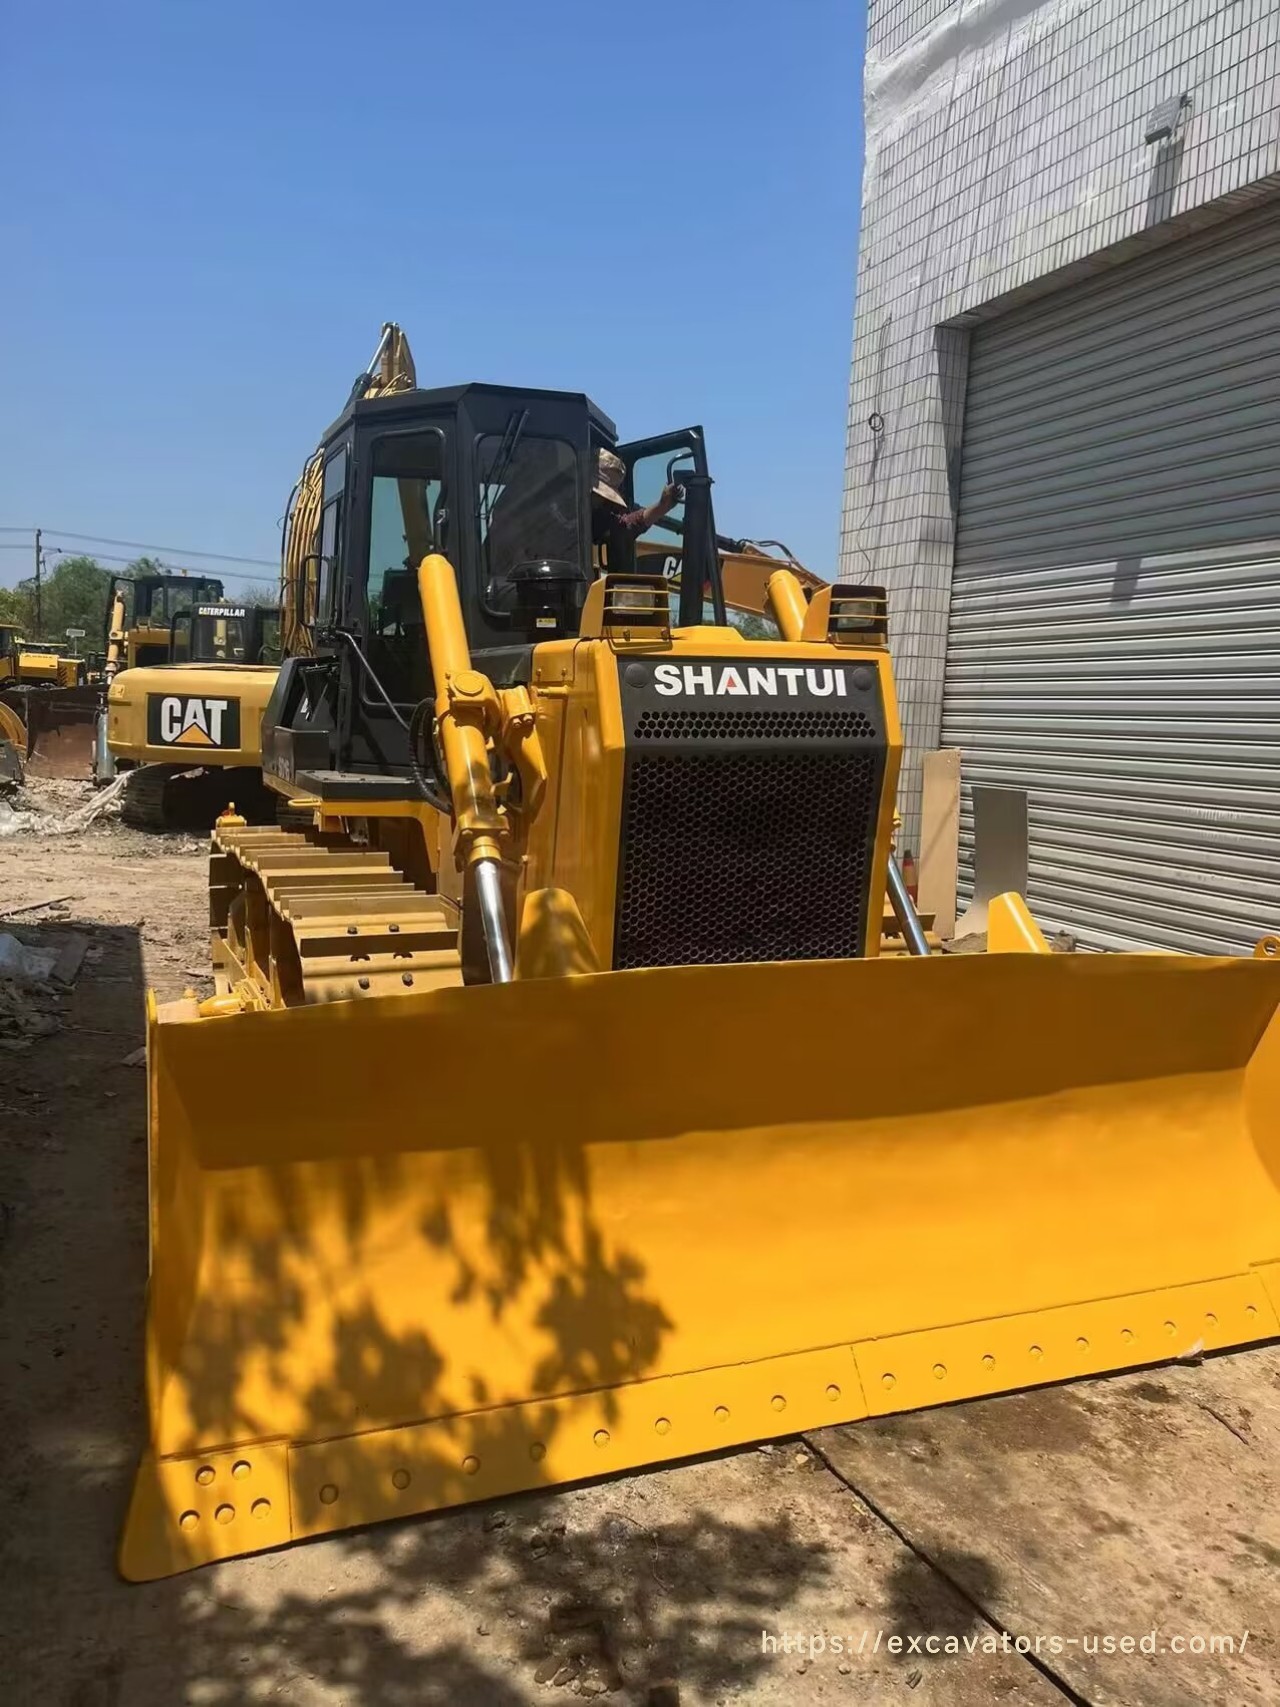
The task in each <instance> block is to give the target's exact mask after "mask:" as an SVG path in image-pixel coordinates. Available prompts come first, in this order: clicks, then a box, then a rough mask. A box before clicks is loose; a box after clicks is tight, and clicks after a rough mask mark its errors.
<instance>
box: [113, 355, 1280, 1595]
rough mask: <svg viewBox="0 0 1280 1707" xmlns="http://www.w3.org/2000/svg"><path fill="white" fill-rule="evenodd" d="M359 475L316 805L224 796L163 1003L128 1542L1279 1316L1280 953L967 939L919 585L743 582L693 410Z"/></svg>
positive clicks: (351, 1510)
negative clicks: (190, 938) (920, 672)
mask: <svg viewBox="0 0 1280 1707" xmlns="http://www.w3.org/2000/svg"><path fill="white" fill-rule="evenodd" d="M601 449H608V450H610V451H612V452H614V453H615V454H616V455H618V456H619V457H620V458H621V459H622V461H623V462H624V464H625V466H626V469H627V489H626V492H625V494H624V495H625V496H626V497H627V498H628V499H629V500H633V499H635V498H636V496H637V494H639V493H640V492H642V491H649V490H652V489H654V488H655V486H656V485H660V484H661V478H660V477H661V476H664V475H665V476H667V478H669V479H670V480H673V481H675V482H677V483H678V485H679V486H680V488H681V489H682V491H683V498H682V500H681V503H680V506H679V511H678V514H675V515H673V517H672V522H673V523H675V524H678V527H679V545H680V549H679V553H678V560H677V561H676V563H675V564H674V566H673V565H671V564H669V563H666V562H664V563H662V565H661V568H662V569H663V570H664V571H665V572H664V573H652V572H649V571H651V570H652V569H653V567H654V554H653V553H652V552H649V553H645V552H640V551H638V550H636V549H635V545H634V542H632V544H631V545H630V547H628V544H627V541H626V540H625V538H620V537H618V536H617V534H616V532H615V533H614V534H612V535H610V537H609V541H608V543H607V545H606V546H605V547H604V548H603V549H602V548H601V547H599V546H596V545H594V544H593V534H594V533H595V531H596V530H595V527H594V524H593V519H592V517H593V492H592V488H593V466H594V459H595V456H596V453H597V452H598V451H599V450H601ZM320 467H321V498H322V502H321V503H320V504H319V529H320V537H321V546H320V550H319V552H318V554H317V557H316V560H315V562H314V565H313V569H314V575H313V580H312V586H313V589H314V601H313V603H312V606H311V609H310V633H311V638H312V641H313V647H312V650H311V651H310V653H309V654H308V655H306V656H295V657H290V658H287V659H286V661H285V662H284V664H283V665H282V667H281V670H280V673H279V677H278V679H277V682H276V685H275V689H274V691H273V694H272V697H271V701H270V704H269V706H268V708H267V712H266V715H265V717H264V720H263V763H264V769H265V772H266V774H267V776H268V779H269V781H270V782H271V784H272V786H273V787H274V788H276V789H277V790H278V791H279V792H280V793H281V795H282V796H283V797H284V798H285V799H286V800H287V801H288V802H289V804H290V807H291V809H292V810H293V811H294V812H295V813H305V814H306V815H307V816H308V818H309V823H308V826H307V827H306V828H303V829H299V830H295V831H287V830H285V829H282V828H278V827H273V828H265V829H255V828H252V827H250V826H248V825H246V824H244V823H243V822H241V821H239V820H238V818H237V817H236V816H234V815H227V816H224V817H223V818H222V819H221V820H220V821H219V823H218V825H217V826H216V827H215V831H214V835H213V839H212V852H211V862H210V934H211V945H212V954H213V963H214V967H215V971H216V993H215V994H214V995H213V996H212V997H209V998H207V999H205V1000H204V1001H198V1000H196V999H194V998H193V997H189V998H187V999H184V1000H181V1001H178V1002H171V1003H166V1004H164V1005H159V1004H157V1003H156V1001H155V1000H154V998H151V999H149V1002H148V1016H147V1029H148V1045H147V1048H148V1076H149V1132H150V1139H149V1142H150V1169H149V1175H150V1229H151V1264H150V1279H149V1286H148V1296H147V1323H146V1386H147V1414H148V1429H149V1439H148V1442H147V1445H146V1449H145V1451H144V1453H143V1456H142V1460H141V1464H140V1467H139V1470H138V1474H137V1478H136V1482H135V1485H134V1490H133V1495H132V1500H131V1503H130V1507H129V1512H128V1516H127V1520H126V1524H125V1529H124V1534H123V1539H122V1544H121V1552H120V1565H121V1569H122V1571H123V1573H124V1575H125V1576H126V1577H128V1578H131V1579H134V1580H142V1579H149V1578H155V1577H160V1576H164V1575H166V1574H169V1573H172V1572H177V1571H181V1570H185V1569H188V1568H190V1567H192V1566H195V1565H199V1564H202V1563H205V1562H207V1561H210V1560H216V1559H222V1558H226V1557H229V1556H232V1555H236V1554H242V1553H249V1552H253V1551H256V1550H259V1549H262V1548H269V1547H275V1546H279V1545H281V1544H282V1543H285V1542H288V1541H293V1540H299V1539H303V1538H307V1537H312V1536H319V1535H327V1534H331V1533H333V1532H335V1531H339V1530H342V1529H345V1528H348V1527H351V1526H353V1525H363V1524H368V1523H371V1522H375V1521H379V1520H382V1519H387V1518H395V1517H403V1516H407V1515H409V1514H413V1513H422V1512H428V1511H433V1510H436V1509H439V1508H442V1507H448V1506H454V1505H459V1504H462V1503H465V1502H468V1501H474V1500H484V1499H489V1498H492V1497H495V1496H505V1495H509V1494H512V1493H514V1492H517V1491H519V1490H524V1489H533V1488H546V1487H549V1486H553V1485H557V1484H562V1483H568V1482H574V1481H577V1480H580V1479H582V1478H588V1477H594V1476H599V1475H604V1474H609V1473H613V1472H617V1471H620V1470H628V1469H633V1468H636V1467H638V1466H644V1465H652V1464H656V1463H659V1462H662V1461H666V1460H671V1459H677V1458H685V1457H689V1456H691V1455H695V1454H699V1453H704V1452H710V1451H715V1450H720V1449H723V1448H726V1447H730V1446H735V1445H741V1444H743V1443H746V1442H752V1441H759V1440H762V1439H767V1438H769V1437H772V1436H777V1435H783V1434H791V1433H794V1432H797V1431H800V1430H804V1429H809V1428H814V1427H817V1426H819V1425H822V1424H828V1423H850V1422H855V1421H857V1420H858V1419H860V1418H864V1417H868V1416H874V1415H882V1414H885V1413H888V1412H894V1411H906V1410H911V1409H915V1408H920V1407H924V1406H930V1405H936V1404H942V1403H947V1402H949V1401H953V1400H956V1399H964V1398H970V1397H973V1396H975V1395H979V1394H988V1393H997V1392H1000V1391H1004V1390H1008V1389H1014V1388H1020V1387H1025V1386H1030V1385H1033V1384H1036V1383H1041V1382H1050V1381H1062V1380H1067V1379H1071V1378H1073V1377H1080V1376H1089V1375H1097V1374H1100V1373H1103V1372H1106V1371H1112V1370H1119V1369H1125V1368H1130V1367H1133V1366H1136V1365H1140V1364H1147V1363H1156V1362H1159V1361H1162V1360H1165V1359H1169V1358H1176V1357H1189V1356H1198V1355H1200V1353H1201V1352H1202V1351H1205V1350H1213V1349H1217V1348H1221V1347H1226V1346H1240V1345H1245V1344H1248V1343H1250V1342H1253V1341H1257V1340H1261V1339H1265V1338H1267V1337H1269V1336H1272V1335H1275V1334H1276V1333H1277V1330H1278V1323H1277V1306H1278V1305H1280V1020H1277V1005H1278V1004H1280V939H1275V938H1270V939H1265V940H1264V941H1263V942H1261V943H1260V944H1259V949H1258V953H1257V956H1256V957H1255V958H1253V959H1225V958H1223V959H1216V958H1195V957H1189V956H1179V955H1134V956H1121V955H1096V956H1093V955H1082V954H1076V955H1068V954H1051V953H1049V952H1047V950H1046V945H1045V941H1044V938H1043V937H1042V935H1041V934H1040V932H1039V931H1038V929H1037V927H1036V925H1035V923H1034V921H1033V920H1032V918H1031V917H1030V915H1029V913H1028V912H1027V909H1026V906H1025V904H1024V903H1023V902H1022V900H1021V899H1020V898H1019V897H1018V896H1016V895H1005V896H1001V897H997V898H996V899H995V900H994V901H993V902H992V905H991V909H990V920H989V932H988V952H987V953H985V954H969V955H946V954H938V953H930V952H929V944H928V941H927V939H926V937H925V934H924V932H923V931H922V930H921V929H920V928H919V921H918V920H917V919H916V917H915V915H914V911H913V908H912V905H911V901H910V897H909V895H908V894H907V892H906V889H905V886H904V884H903V882H902V879H901V874H900V872H899V871H898V868H897V866H896V863H895V861H894V859H893V855H892V850H891V836H892V824H893V813H894V795H895V784H896V779H897V774H898V767H899V760H900V754H901V733H900V728H899V721H898V712H897V706H896V701H895V696H894V685H893V673H892V667H891V661H890V652H889V648H888V625H887V617H886V601H885V596H884V593H883V591H882V590H880V589H877V588H873V587H861V586H859V587H853V586H841V585H834V586H823V587H821V588H819V589H818V590H816V591H814V590H813V589H810V592H809V596H806V592H805V589H804V588H803V587H802V585H801V582H800V580H799V578H798V577H797V576H796V575H795V574H794V573H793V572H792V571H791V570H790V569H788V568H786V567H785V566H780V567H769V566H768V564H767V563H766V564H763V565H762V564H761V563H759V562H754V563H753V562H748V564H747V566H746V568H745V570H744V571H743V572H742V573H741V574H738V575H736V576H732V575H730V574H729V573H728V572H727V571H726V569H725V566H724V563H723V561H722V558H723V556H724V554H723V553H722V552H721V551H719V550H717V536H716V532H715V523H714V518H713V513H712V499H711V474H710V468H709V465H708V461H707V453H706V446H705V441H704V436H703V434H702V432H701V431H700V430H699V429H697V428H691V429H688V430H682V431H677V432H674V433H671V434H668V435H664V436H663V437H660V438H652V439H647V440H641V441H636V442H633V443H619V442H618V435H617V431H616V428H615V426H614V424H613V422H612V421H611V420H610V419H609V418H608V417H607V416H606V415H605V414H604V413H603V412H602V411H601V410H600V409H599V408H598V407H597V406H595V405H594V404H593V403H592V402H591V401H590V400H589V399H588V398H586V397H585V396H583V395H581V394H577V393H566V392H556V391H549V390H548V391H543V390H533V389H517V388H509V387H499V386H492V385H463V386H458V387H453V388H444V389H431V390H419V389H416V388H411V389H406V390H404V391H402V392H400V393H397V394H393V395H385V396H379V397H374V398H368V397H356V398H355V399H353V401H352V402H351V404H350V405H349V406H348V407H347V409H346V410H345V411H344V412H343V413H342V415H341V416H340V417H339V418H338V420H337V421H336V422H335V423H334V424H333V426H332V427H331V428H330V429H329V431H328V433H327V434H326V435H325V438H324V441H323V443H322V446H321V452H320ZM668 471H669V473H668ZM730 555H732V554H730ZM742 555H743V556H745V557H747V558H748V559H749V558H751V557H752V554H751V553H743V554H742ZM753 577H754V580H753ZM730 581H735V588H736V590H735V595H734V600H733V602H731V600H730V597H729V583H730ZM753 585H754V587H755V588H756V592H755V593H753V592H752V587H753ZM757 594H758V595H759V596H757ZM735 607H736V614H738V615H739V616H741V615H743V614H747V615H750V616H752V617H754V619H755V620H754V623H753V624H751V625H749V626H750V627H751V632H750V633H744V632H743V628H742V626H741V624H740V623H739V624H738V625H735V622H734V621H733V620H732V619H733V617H734V615H735ZM886 896H887V897H888V900H889V903H890V904H891V906H892V907H893V909H894V910H895V911H896V913H897V914H898V917H899V919H900V920H901V923H902V927H903V931H904V933H905V937H906V940H907V942H908V944H909V946H910V947H911V949H912V953H911V955H910V956H907V957H900V958H887V957H884V956H882V955H881V954H880V953H879V945H880V921H881V917H882V914H883V911H884V906H885V898H886ZM228 1084H234V1085H235V1086H236V1095H235V1097H234V1099H232V1100H228V1099H227V1098H225V1097H223V1096H221V1095H220V1094H219V1088H220V1087H221V1086H223V1085H228Z"/></svg>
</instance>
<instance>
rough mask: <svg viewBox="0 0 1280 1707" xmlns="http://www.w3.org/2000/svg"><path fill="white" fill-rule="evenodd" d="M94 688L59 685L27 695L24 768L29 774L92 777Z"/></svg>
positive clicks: (94, 725)
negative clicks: (61, 686) (59, 686)
mask: <svg viewBox="0 0 1280 1707" xmlns="http://www.w3.org/2000/svg"><path fill="white" fill-rule="evenodd" d="M99 700H100V695H99V693H98V690H97V689H96V688H60V689H52V690H50V691H49V692H48V693H33V694H28V696H27V768H28V770H30V772H31V774H32V775H33V776H55V777H75V778H80V779H83V780H85V781H88V780H89V779H91V778H92V776H93V750H94V730H95V727H96V724H97V717H98V706H99Z"/></svg>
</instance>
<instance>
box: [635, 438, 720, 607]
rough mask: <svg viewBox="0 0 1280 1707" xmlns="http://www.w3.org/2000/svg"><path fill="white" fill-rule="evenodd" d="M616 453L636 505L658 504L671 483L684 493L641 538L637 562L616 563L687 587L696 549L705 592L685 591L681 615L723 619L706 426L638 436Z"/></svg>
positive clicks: (675, 584)
mask: <svg viewBox="0 0 1280 1707" xmlns="http://www.w3.org/2000/svg"><path fill="white" fill-rule="evenodd" d="M615 455H617V456H618V457H620V458H621V459H622V462H623V464H624V466H625V468H626V471H627V478H626V486H625V488H624V496H625V497H626V499H627V501H628V503H629V504H630V505H632V507H633V508H635V509H642V508H647V507H648V506H649V505H650V504H655V503H657V502H658V500H659V498H660V497H661V495H662V491H663V489H664V487H666V486H669V485H676V486H679V487H680V488H681V496H680V498H679V500H678V502H677V503H676V504H674V505H673V506H672V508H671V509H670V510H669V511H668V512H667V514H666V515H665V516H663V517H661V518H660V519H659V520H658V521H656V522H654V523H653V525H652V526H651V527H649V528H648V529H646V531H645V532H644V533H642V534H641V535H640V536H639V537H638V538H637V540H636V542H635V559H634V564H633V565H610V567H614V568H619V567H623V568H630V567H634V568H635V569H636V570H638V571H639V572H641V573H643V574H661V575H663V576H665V577H666V579H667V580H669V581H670V582H671V583H672V585H673V587H683V567H684V561H685V557H686V555H687V554H689V553H690V552H691V551H692V553H693V554H694V555H696V557H697V559H698V561H699V562H700V564H701V565H702V575H701V577H700V578H701V581H702V587H701V597H700V598H699V597H698V595H696V594H695V593H694V592H693V591H692V589H690V590H689V591H688V592H682V596H681V600H680V611H679V620H680V622H681V623H682V624H689V623H692V622H696V621H709V622H723V621H724V611H723V603H722V597H723V596H722V593H721V590H720V578H719V574H718V566H719V565H718V559H717V557H716V524H715V515H714V511H713V508H712V503H711V477H710V473H709V470H708V468H707V447H706V439H705V437H704V435H703V431H702V428H701V427H683V428H680V429H679V430H678V431H676V432H671V433H660V434H658V435H657V436H656V437H653V438H647V439H632V440H631V441H630V442H629V443H627V444H621V445H618V446H617V447H616V451H615ZM695 612H696V613H697V614H696V615H695Z"/></svg>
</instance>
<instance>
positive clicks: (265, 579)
mask: <svg viewBox="0 0 1280 1707" xmlns="http://www.w3.org/2000/svg"><path fill="white" fill-rule="evenodd" d="M114 543H117V544H120V543H123V542H122V541H116V542H114ZM5 549H6V548H5V547H4V546H2V545H0V551H3V550H5ZM23 549H24V550H25V549H28V548H27V547H24V548H23ZM44 551H45V556H46V557H49V556H55V557H78V556H79V555H80V553H79V552H76V551H68V550H67V549H66V547H65V546H62V545H46V546H45V548H44ZM93 556H94V558H95V560H96V561H98V562H100V563H133V562H134V561H135V559H134V558H132V557H116V556H114V555H113V554H112V553H111V552H109V551H95V552H94V553H93ZM155 561H156V562H157V563H158V564H159V565H160V567H161V568H162V569H164V570H167V571H168V573H169V574H171V575H192V574H194V575H203V576H205V577H206V579H212V580H217V581H256V582H258V583H259V584H260V585H262V586H264V587H274V586H277V585H278V584H279V581H280V577H279V575H250V574H247V573H246V572H245V571H244V570H243V569H220V570H219V571H218V573H217V574H216V575H213V574H211V572H210V571H209V570H207V569H199V568H196V569H192V568H191V567H190V566H189V565H188V564H186V563H168V562H166V561H165V559H164V558H163V557H157V558H156V559H155ZM232 561H233V562H240V561H244V560H242V559H239V558H233V559H232ZM247 561H248V562H250V563H258V562H261V559H260V558H256V557H250V558H248V559H247Z"/></svg>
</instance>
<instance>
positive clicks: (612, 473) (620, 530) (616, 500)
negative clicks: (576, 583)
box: [591, 450, 684, 568]
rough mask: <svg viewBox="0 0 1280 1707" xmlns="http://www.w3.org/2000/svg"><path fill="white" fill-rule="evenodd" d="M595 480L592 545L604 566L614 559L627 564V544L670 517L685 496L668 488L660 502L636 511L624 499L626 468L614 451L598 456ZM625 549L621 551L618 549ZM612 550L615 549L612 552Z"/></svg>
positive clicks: (592, 494) (663, 489) (593, 486)
mask: <svg viewBox="0 0 1280 1707" xmlns="http://www.w3.org/2000/svg"><path fill="white" fill-rule="evenodd" d="M593 472H594V475H595V479H594V483H593V485H592V488H591V543H592V545H594V546H598V547H600V548H601V550H602V552H603V556H604V565H605V567H606V568H608V566H609V561H610V559H611V558H613V559H615V560H617V559H619V558H621V560H622V561H625V560H626V555H627V553H626V545H627V543H628V541H630V540H635V539H638V538H639V536H640V535H641V534H642V533H645V532H647V530H648V529H649V528H651V527H652V526H653V524H654V523H655V522H660V521H661V520H662V518H663V517H664V516H666V515H669V514H670V513H671V511H672V510H674V509H675V507H676V505H677V504H678V503H679V502H680V500H681V498H682V497H683V496H684V493H683V492H682V490H681V488H680V487H679V486H673V485H670V484H668V485H666V486H664V487H663V488H662V491H661V493H660V494H659V496H658V499H657V502H656V503H653V504H649V505H646V506H645V507H644V508H642V509H641V508H633V507H632V506H630V505H629V504H628V503H627V500H626V499H625V498H624V497H623V495H622V483H623V481H624V480H625V479H626V477H627V470H626V465H625V464H624V462H623V460H622V458H621V457H620V456H615V455H614V454H613V452H612V451H611V450H598V451H597V452H596V461H595V469H594V470H593ZM619 546H621V547H622V548H623V549H622V550H621V551H620V550H619V549H618V548H619ZM611 548H612V549H611Z"/></svg>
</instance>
